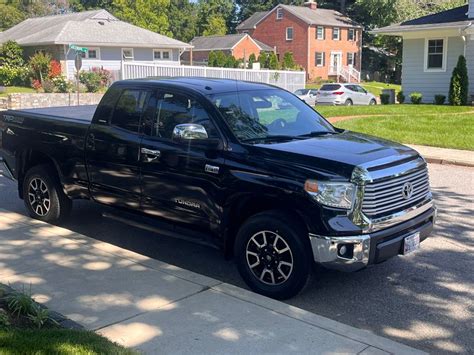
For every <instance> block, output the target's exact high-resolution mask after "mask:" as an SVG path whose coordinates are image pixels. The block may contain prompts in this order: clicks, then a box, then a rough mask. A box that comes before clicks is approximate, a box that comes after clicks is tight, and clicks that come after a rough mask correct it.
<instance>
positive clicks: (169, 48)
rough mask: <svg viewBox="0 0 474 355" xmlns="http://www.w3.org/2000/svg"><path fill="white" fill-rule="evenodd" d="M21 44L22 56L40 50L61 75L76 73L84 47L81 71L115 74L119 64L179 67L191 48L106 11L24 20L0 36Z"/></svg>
mask: <svg viewBox="0 0 474 355" xmlns="http://www.w3.org/2000/svg"><path fill="white" fill-rule="evenodd" d="M8 40H13V41H16V42H17V43H18V44H20V45H21V46H22V47H23V49H24V53H25V55H26V56H27V57H28V56H31V55H33V54H34V53H35V52H37V51H40V50H43V51H46V52H49V53H51V54H52V55H53V58H54V59H56V60H58V61H60V63H61V67H62V69H63V72H64V74H65V75H66V76H67V77H69V78H72V77H73V76H74V73H75V69H74V57H75V51H74V50H71V49H70V48H69V46H70V45H77V46H79V47H86V48H87V49H88V50H87V52H86V53H84V54H83V67H82V68H83V69H84V70H89V69H91V68H94V67H103V68H105V69H108V70H110V71H112V72H118V71H119V70H120V68H121V61H122V60H123V61H137V62H147V63H156V62H159V63H161V64H164V65H166V64H174V65H176V64H179V63H180V55H181V53H182V52H184V50H186V49H189V48H192V46H191V45H189V44H187V43H184V42H181V41H177V40H175V39H172V38H169V37H166V36H163V35H161V34H158V33H155V32H152V31H149V30H146V29H144V28H140V27H137V26H134V25H131V24H129V23H127V22H123V21H120V20H118V19H117V18H116V17H114V16H112V15H111V14H110V13H109V12H107V11H106V10H94V11H85V12H78V13H69V14H64V15H55V16H46V17H37V18H30V19H27V20H25V21H23V22H21V23H19V24H18V25H16V26H14V27H12V28H10V29H8V30H6V31H4V32H1V33H0V43H4V42H6V41H8Z"/></svg>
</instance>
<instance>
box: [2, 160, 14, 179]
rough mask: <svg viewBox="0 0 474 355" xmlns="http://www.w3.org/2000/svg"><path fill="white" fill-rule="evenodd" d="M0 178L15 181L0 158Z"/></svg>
mask: <svg viewBox="0 0 474 355" xmlns="http://www.w3.org/2000/svg"><path fill="white" fill-rule="evenodd" d="M0 176H4V177H6V178H7V179H10V180H13V181H15V178H14V177H13V174H12V172H11V170H10V168H9V167H8V165H7V163H6V162H5V160H4V159H3V158H2V157H0Z"/></svg>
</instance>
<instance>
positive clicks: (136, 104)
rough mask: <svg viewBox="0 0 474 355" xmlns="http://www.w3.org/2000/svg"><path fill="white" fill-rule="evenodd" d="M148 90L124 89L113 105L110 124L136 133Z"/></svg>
mask: <svg viewBox="0 0 474 355" xmlns="http://www.w3.org/2000/svg"><path fill="white" fill-rule="evenodd" d="M147 96H148V92H147V91H143V90H124V91H123V92H122V95H120V98H119V100H118V102H117V105H115V110H114V114H113V117H112V125H114V126H117V127H120V128H123V129H126V130H128V131H131V132H137V133H138V127H139V125H140V116H141V115H142V112H143V108H144V107H145V101H146V100H147Z"/></svg>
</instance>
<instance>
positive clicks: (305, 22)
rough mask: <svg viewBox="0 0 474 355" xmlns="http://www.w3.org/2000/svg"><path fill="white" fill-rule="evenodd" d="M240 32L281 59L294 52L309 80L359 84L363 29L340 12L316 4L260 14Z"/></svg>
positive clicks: (283, 8) (240, 28)
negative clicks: (272, 48) (272, 50)
mask: <svg viewBox="0 0 474 355" xmlns="http://www.w3.org/2000/svg"><path fill="white" fill-rule="evenodd" d="M237 31H238V32H239V33H246V34H249V35H251V36H252V38H254V39H256V40H259V41H261V42H263V43H266V44H268V45H270V46H273V47H275V49H276V53H277V54H278V55H279V57H280V58H281V57H282V56H283V54H284V53H285V52H292V53H293V56H294V58H295V61H296V63H298V64H300V65H301V66H303V67H304V68H305V70H306V72H307V73H308V78H309V80H315V79H318V78H319V79H335V80H338V81H351V82H353V81H360V69H361V55H362V27H361V26H360V25H358V24H357V23H355V22H354V21H352V20H351V19H350V18H348V17H346V16H344V15H343V14H341V13H340V12H337V11H334V10H328V9H320V8H318V5H317V3H316V2H315V1H308V2H306V3H305V4H304V6H292V5H282V4H280V5H277V6H276V7H275V8H273V9H272V10H270V11H268V12H257V13H255V14H253V15H252V16H250V17H249V18H248V19H246V20H245V21H243V22H242V23H241V24H239V25H238V26H237Z"/></svg>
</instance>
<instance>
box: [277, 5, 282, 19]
mask: <svg viewBox="0 0 474 355" xmlns="http://www.w3.org/2000/svg"><path fill="white" fill-rule="evenodd" d="M282 18H283V9H282V8H281V7H279V8H278V9H277V20H281V19H282Z"/></svg>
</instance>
